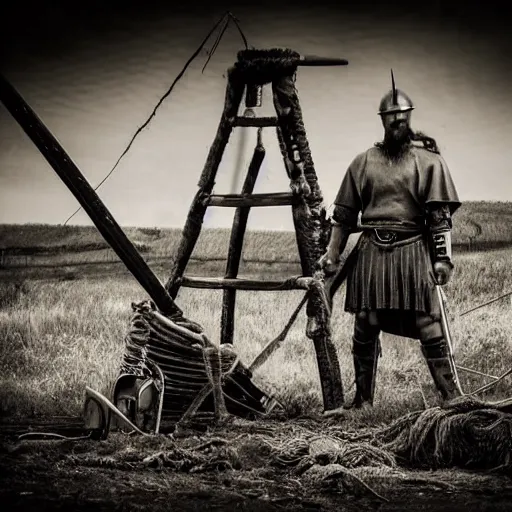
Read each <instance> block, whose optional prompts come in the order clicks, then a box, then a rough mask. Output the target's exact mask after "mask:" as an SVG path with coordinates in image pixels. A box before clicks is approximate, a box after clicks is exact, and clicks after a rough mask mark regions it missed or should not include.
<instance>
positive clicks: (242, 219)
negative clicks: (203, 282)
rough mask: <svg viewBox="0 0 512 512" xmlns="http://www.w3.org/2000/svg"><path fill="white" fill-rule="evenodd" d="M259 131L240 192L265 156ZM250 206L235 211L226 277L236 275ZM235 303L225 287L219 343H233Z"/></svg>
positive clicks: (251, 186)
mask: <svg viewBox="0 0 512 512" xmlns="http://www.w3.org/2000/svg"><path fill="white" fill-rule="evenodd" d="M261 131H262V129H261V128H260V129H259V130H258V143H257V144H256V147H255V148H254V153H253V156H252V160H251V163H250V164H249V170H248V171H247V176H246V177H245V181H244V184H243V186H242V194H251V193H252V191H253V190H254V185H255V183H256V179H257V177H258V174H259V171H260V168H261V164H262V163H263V160H264V158H265V148H264V146H263V144H262V141H261ZM250 210H251V208H250V206H245V207H239V208H237V209H236V211H235V215H234V220H233V227H232V229H231V239H230V241H229V249H228V259H227V263H226V273H225V276H224V277H225V278H226V279H235V278H236V277H237V276H238V270H239V268H240V259H241V256H242V248H243V244H244V235H245V231H246V228H247V220H248V218H249V212H250ZM235 303H236V289H225V290H224V294H223V302H222V317H221V337H220V342H221V343H233V336H234V331H235Z"/></svg>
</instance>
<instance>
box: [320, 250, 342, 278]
mask: <svg viewBox="0 0 512 512" xmlns="http://www.w3.org/2000/svg"><path fill="white" fill-rule="evenodd" d="M339 264H340V257H339V255H336V254H333V253H331V252H330V251H327V252H326V253H325V254H324V255H323V256H322V257H321V258H320V259H319V260H318V262H317V265H318V267H319V268H320V269H321V270H323V271H324V273H325V275H326V276H330V275H332V274H334V273H336V270H338V266H339Z"/></svg>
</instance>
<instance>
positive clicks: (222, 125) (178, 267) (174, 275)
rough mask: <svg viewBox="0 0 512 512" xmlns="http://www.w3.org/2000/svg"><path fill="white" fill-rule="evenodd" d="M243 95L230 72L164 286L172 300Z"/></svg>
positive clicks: (192, 248)
mask: <svg viewBox="0 0 512 512" xmlns="http://www.w3.org/2000/svg"><path fill="white" fill-rule="evenodd" d="M243 94H244V83H243V81H242V80H241V79H240V76H239V74H238V72H237V71H236V69H235V68H231V69H230V70H229V71H228V83H227V86H226V96H225V101H224V110H223V113H222V116H221V120H220V122H219V126H218V128H217V133H216V135H215V139H214V141H213V143H212V145H211V147H210V151H209V153H208V157H207V159H206V162H205V165H204V168H203V172H202V174H201V178H200V180H199V184H198V186H199V190H198V191H197V193H196V196H195V198H194V200H193V202H192V206H191V207H190V210H189V213H188V216H187V220H186V222H185V227H184V228H183V234H182V236H181V240H180V244H179V246H178V249H177V251H176V255H175V258H174V261H173V266H172V270H171V276H170V277H169V279H168V280H167V283H166V284H165V288H166V289H167V291H168V292H169V295H170V296H171V297H172V298H175V297H176V295H177V294H178V291H179V286H180V285H179V283H180V280H181V277H182V276H183V273H184V272H185V269H186V268H187V264H188V262H189V260H190V257H191V256H192V253H193V252H194V248H195V246H196V243H197V240H198V238H199V235H200V233H201V227H202V224H203V220H204V216H205V213H206V209H207V205H206V204H205V198H206V197H208V196H209V195H210V194H211V193H212V190H213V186H214V185H215V177H216V176H217V171H218V169H219V165H220V162H221V160H222V155H223V153H224V150H225V149H226V146H227V143H228V141H229V137H230V135H231V132H232V130H233V119H234V118H235V117H236V115H237V113H238V109H239V107H240V103H241V102H242V96H243Z"/></svg>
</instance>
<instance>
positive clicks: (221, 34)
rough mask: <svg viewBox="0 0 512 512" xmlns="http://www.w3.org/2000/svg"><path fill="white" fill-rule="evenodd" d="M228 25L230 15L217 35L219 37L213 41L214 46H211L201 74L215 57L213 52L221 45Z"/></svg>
mask: <svg viewBox="0 0 512 512" xmlns="http://www.w3.org/2000/svg"><path fill="white" fill-rule="evenodd" d="M228 25H229V17H228V18H227V20H226V23H225V25H224V27H223V29H222V30H221V31H220V32H219V35H218V36H217V39H216V40H215V42H214V43H213V46H212V48H211V50H210V52H209V55H208V59H207V60H206V62H205V64H204V66H203V69H202V70H201V74H203V73H204V70H205V69H206V66H208V63H209V62H210V60H211V58H212V57H213V54H214V53H215V50H216V49H217V46H219V43H220V40H221V39H222V36H223V35H224V33H225V32H226V29H227V28H228Z"/></svg>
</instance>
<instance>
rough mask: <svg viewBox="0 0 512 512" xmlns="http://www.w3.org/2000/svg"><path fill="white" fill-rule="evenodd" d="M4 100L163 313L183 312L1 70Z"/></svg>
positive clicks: (69, 158) (1, 87) (0, 80)
mask: <svg viewBox="0 0 512 512" xmlns="http://www.w3.org/2000/svg"><path fill="white" fill-rule="evenodd" d="M0 100H1V101H2V103H3V104H4V105H5V107H6V108H7V110H8V111H9V112H10V113H11V115H12V116H13V117H14V119H15V120H16V121H17V122H18V124H19V125H20V126H21V127H22V128H23V130H24V131H25V133H26V134H27V135H28V136H29V138H30V139H31V140H32V142H33V143H34V144H35V145H36V147H37V148H38V149H39V151H40V152H41V154H42V155H43V156H44V157H45V159H46V160H47V161H48V163H49V164H50V165H51V166H52V168H53V170H54V171H55V172H56V173H57V175H58V176H59V178H60V179H61V180H62V181H63V182H64V183H65V185H66V186H67V187H68V188H69V190H70V191H71V193H72V194H73V195H74V196H75V197H76V199H77V200H78V202H79V203H80V205H81V206H82V208H83V209H84V210H85V212H87V214H88V215H89V217H90V218H91V220H92V221H93V222H94V225H95V226H96V227H97V228H98V231H99V232H100V233H101V234H102V236H103V238H105V240H106V241H107V242H108V243H109V244H110V246H111V247H112V249H113V250H114V251H115V253H116V254H117V255H118V256H119V258H120V259H121V261H122V262H123V263H124V264H125V265H126V267H127V268H128V270H129V271H130V272H131V273H132V274H133V276H134V277H135V279H137V281H138V282H139V284H140V285H141V286H142V287H143V288H144V290H146V292H147V293H148V295H149V296H150V297H151V299H152V300H153V301H154V302H155V304H156V306H157V307H158V309H159V310H160V311H162V313H165V314H167V315H181V314H182V311H181V310H180V308H179V307H178V306H177V305H176V304H175V303H174V301H173V300H172V298H171V297H170V296H169V294H168V293H167V291H166V290H165V288H164V286H163V285H162V283H161V282H160V281H159V279H158V278H157V277H156V275H155V274H154V273H153V272H152V271H151V269H150V268H149V267H148V265H147V264H146V262H145V261H144V259H143V258H142V256H141V255H140V254H139V253H138V251H137V249H136V248H135V246H134V245H133V244H132V243H131V241H130V240H129V239H128V237H127V236H126V235H125V233H124V232H123V230H122V229H121V227H120V226H119V225H118V224H117V223H116V221H115V220H114V218H113V216H112V214H111V213H110V212H109V211H108V209H107V208H106V206H105V205H104V204H103V202H102V201H101V199H100V198H99V196H98V195H97V194H96V192H95V191H94V189H93V188H92V187H91V186H90V185H89V183H88V182H87V180H86V179H85V177H84V175H83V174H82V173H81V172H80V170H79V169H78V167H77V166H76V165H75V163H74V162H73V161H72V160H71V157H70V156H69V155H68V154H67V153H66V152H65V151H64V149H63V148H62V146H61V145H60V144H59V142H58V141H57V139H56V138H55V137H54V136H53V134H52V133H51V132H50V131H49V130H48V128H46V126H45V125H44V123H43V122H42V121H41V119H39V117H38V116H37V115H36V114H35V112H34V111H33V110H32V109H31V108H30V106H29V105H28V104H27V102H26V101H25V100H24V99H23V98H22V97H21V95H20V94H19V93H18V92H17V91H16V89H15V88H14V87H13V86H12V85H11V84H10V83H9V82H8V81H7V79H6V78H5V77H3V76H2V75H1V74H0Z"/></svg>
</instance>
